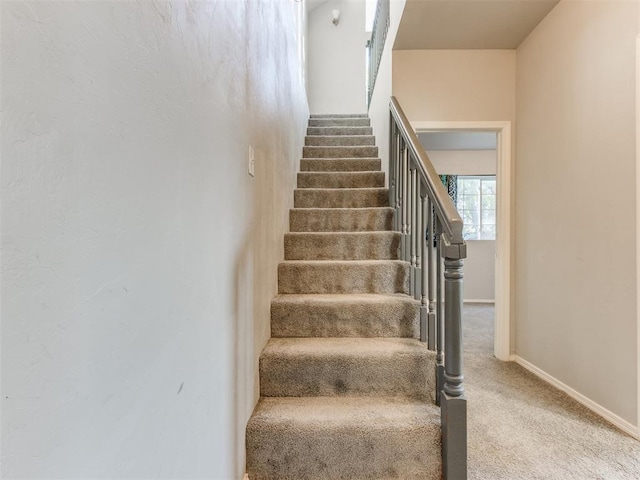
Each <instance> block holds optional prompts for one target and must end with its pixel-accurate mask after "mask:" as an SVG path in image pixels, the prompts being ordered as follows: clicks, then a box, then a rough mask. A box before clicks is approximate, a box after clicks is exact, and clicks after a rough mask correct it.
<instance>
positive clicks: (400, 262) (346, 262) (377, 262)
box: [280, 259, 409, 265]
mask: <svg viewBox="0 0 640 480" xmlns="http://www.w3.org/2000/svg"><path fill="white" fill-rule="evenodd" d="M280 264H281V265H282V264H288V265H329V264H336V265H388V264H392V265H405V264H406V265H409V262H407V261H405V260H389V259H386V260H283V261H282V262H280Z"/></svg>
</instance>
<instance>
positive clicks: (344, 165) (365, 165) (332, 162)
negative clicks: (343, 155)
mask: <svg viewBox="0 0 640 480" xmlns="http://www.w3.org/2000/svg"><path fill="white" fill-rule="evenodd" d="M381 168H382V162H381V161H380V159H379V158H350V159H346V160H336V159H328V160H327V159H324V160H310V159H304V158H303V159H302V160H300V171H301V172H379V171H380V170H381Z"/></svg>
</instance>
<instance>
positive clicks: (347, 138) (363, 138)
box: [304, 135, 376, 147]
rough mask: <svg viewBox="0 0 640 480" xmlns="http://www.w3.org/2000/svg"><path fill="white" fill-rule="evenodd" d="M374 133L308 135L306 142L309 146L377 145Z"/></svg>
mask: <svg viewBox="0 0 640 480" xmlns="http://www.w3.org/2000/svg"><path fill="white" fill-rule="evenodd" d="M375 141H376V140H375V137H374V136H373V135H358V136H354V135H332V136H321V135H318V136H310V137H306V138H305V141H304V144H305V145H306V146H309V147H353V146H365V145H368V146H373V145H375V144H376V143H375Z"/></svg>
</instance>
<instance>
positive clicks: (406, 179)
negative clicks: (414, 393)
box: [389, 97, 467, 480]
mask: <svg viewBox="0 0 640 480" xmlns="http://www.w3.org/2000/svg"><path fill="white" fill-rule="evenodd" d="M389 108H390V121H391V128H390V142H389V145H390V152H389V153H390V155H389V200H390V204H391V206H392V207H393V208H395V216H394V221H395V225H394V228H395V230H397V231H399V232H401V233H402V242H401V250H402V258H403V259H404V260H405V261H407V262H410V263H411V275H410V277H411V281H410V284H411V293H412V295H413V296H414V298H415V299H416V300H420V302H421V306H420V340H421V341H423V342H427V345H428V348H429V349H431V350H435V351H436V372H435V375H436V403H437V404H438V405H439V406H440V409H441V419H442V422H441V424H442V460H443V462H442V468H443V478H445V479H449V480H454V479H455V480H464V479H466V478H467V400H466V397H465V394H464V385H463V379H464V377H463V372H462V370H463V364H462V298H463V297H462V279H463V273H462V266H463V263H464V260H463V259H464V258H465V257H466V256H467V245H466V243H465V241H464V238H463V235H462V219H461V218H460V215H459V214H458V211H457V210H456V207H455V205H454V204H453V201H452V200H451V198H450V197H449V194H448V193H447V190H446V188H445V187H444V185H443V184H442V182H441V180H440V177H439V176H438V174H437V172H436V170H435V168H434V167H433V165H432V163H431V161H430V160H429V157H428V156H427V153H426V152H425V150H424V148H423V147H422V145H421V143H420V141H419V140H418V137H417V135H416V134H415V132H414V131H413V129H412V127H411V124H410V123H409V120H408V119H407V117H406V116H405V114H404V112H403V110H402V108H401V107H400V104H399V103H398V101H397V99H396V98H395V97H391V103H390V105H389ZM434 257H435V261H434ZM443 264H444V272H443ZM434 267H435V271H434ZM434 274H435V275H434ZM434 283H435V288H434ZM443 284H444V285H443ZM443 289H444V301H443V296H442V293H443Z"/></svg>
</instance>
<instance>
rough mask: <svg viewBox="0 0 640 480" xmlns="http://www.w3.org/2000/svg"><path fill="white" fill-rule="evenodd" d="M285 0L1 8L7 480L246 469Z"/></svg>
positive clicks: (280, 221) (276, 185) (226, 474)
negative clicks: (250, 171) (252, 163)
mask: <svg viewBox="0 0 640 480" xmlns="http://www.w3.org/2000/svg"><path fill="white" fill-rule="evenodd" d="M295 5H299V4H297V3H295V2H289V1H285V0H282V1H267V0H264V1H256V0H245V1H211V2H195V1H193V2H182V1H181V2H155V1H153V2H11V1H3V2H2V4H1V8H2V11H1V13H2V25H1V27H2V38H1V41H2V52H1V53H2V58H1V60H2V97H1V102H2V115H3V118H2V137H1V153H2V171H1V174H2V182H1V184H2V372H1V373H2V383H1V388H2V396H1V402H2V404H1V405H2V425H1V427H2V428H1V429H2V476H3V477H7V478H16V477H30V478H53V477H58V478H89V477H93V478H99V477H102V478H124V477H130V478H150V477H154V478H155V477H161V478H162V477H164V478H205V477H206V478H216V479H225V480H226V479H231V478H240V477H241V475H242V473H243V469H244V426H245V423H246V420H247V418H248V416H249V414H250V412H251V410H252V408H253V405H254V403H255V400H256V398H257V394H258V391H257V373H256V368H257V358H258V354H259V352H260V350H261V349H262V347H263V345H264V343H265V342H266V340H267V338H268V336H269V301H270V299H271V298H272V296H273V295H274V294H275V292H276V264H277V262H278V260H279V259H280V258H281V257H282V248H283V247H282V245H283V243H282V242H283V240H282V233H283V231H285V230H286V229H287V208H288V207H289V206H290V205H291V203H292V199H293V196H292V188H293V185H294V180H295V170H296V168H297V163H298V159H299V157H300V151H301V149H300V145H301V141H302V135H303V126H304V123H305V120H306V115H307V107H306V100H305V97H304V87H303V85H302V84H301V76H300V65H299V62H298V52H297V45H298V44H297V38H296V31H297V29H296V22H297V18H296V17H295V15H294V6H295ZM250 144H251V145H253V146H254V147H255V149H256V177H255V178H251V177H249V176H248V175H247V151H248V146H249V145H250Z"/></svg>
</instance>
